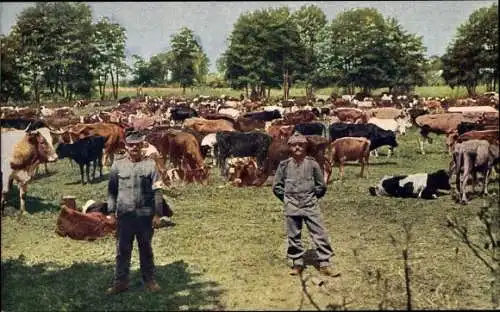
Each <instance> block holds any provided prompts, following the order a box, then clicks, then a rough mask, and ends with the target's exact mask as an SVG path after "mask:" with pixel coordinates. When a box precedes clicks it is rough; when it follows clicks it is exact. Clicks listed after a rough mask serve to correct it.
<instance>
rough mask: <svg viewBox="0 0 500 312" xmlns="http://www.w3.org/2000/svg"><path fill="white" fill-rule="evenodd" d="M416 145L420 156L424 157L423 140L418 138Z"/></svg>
mask: <svg viewBox="0 0 500 312" xmlns="http://www.w3.org/2000/svg"><path fill="white" fill-rule="evenodd" d="M418 145H419V146H420V153H421V154H422V155H425V151H424V140H423V138H422V139H421V138H418Z"/></svg>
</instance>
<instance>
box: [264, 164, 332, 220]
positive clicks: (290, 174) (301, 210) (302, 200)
mask: <svg viewBox="0 0 500 312" xmlns="http://www.w3.org/2000/svg"><path fill="white" fill-rule="evenodd" d="M273 193H274V194H275V195H276V197H278V198H279V199H280V200H281V201H283V202H284V204H285V215H287V216H299V215H307V214H318V213H319V206H318V199H319V198H321V197H323V196H324V195H325V193H326V185H325V182H324V179H323V172H322V170H321V168H320V166H319V164H318V163H317V162H316V160H315V159H314V158H312V157H310V156H306V158H305V159H304V160H303V161H302V163H300V164H297V163H296V162H295V160H294V159H293V158H292V157H290V158H288V159H286V160H283V161H282V162H280V164H279V166H278V169H277V170H276V174H275V176H274V183H273Z"/></svg>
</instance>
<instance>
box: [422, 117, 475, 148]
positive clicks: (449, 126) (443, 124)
mask: <svg viewBox="0 0 500 312" xmlns="http://www.w3.org/2000/svg"><path fill="white" fill-rule="evenodd" d="M478 119H479V116H477V117H469V116H465V115H463V114H462V113H442V114H426V115H421V116H418V117H417V118H415V123H416V124H417V126H418V127H419V128H420V135H421V137H422V139H420V138H419V139H418V143H419V145H420V152H421V153H422V154H425V151H424V141H427V142H429V143H432V139H431V138H430V137H429V134H430V133H431V132H432V133H436V134H446V135H450V134H451V133H453V131H455V130H456V129H457V126H458V125H459V124H460V123H461V122H464V121H465V122H477V121H478Z"/></svg>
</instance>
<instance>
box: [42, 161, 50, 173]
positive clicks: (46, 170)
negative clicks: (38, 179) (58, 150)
mask: <svg viewBox="0 0 500 312" xmlns="http://www.w3.org/2000/svg"><path fill="white" fill-rule="evenodd" d="M43 164H44V165H45V174H49V168H47V163H43Z"/></svg>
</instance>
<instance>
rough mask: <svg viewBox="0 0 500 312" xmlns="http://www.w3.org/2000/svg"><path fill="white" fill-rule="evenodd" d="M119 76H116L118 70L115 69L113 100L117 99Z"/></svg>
mask: <svg viewBox="0 0 500 312" xmlns="http://www.w3.org/2000/svg"><path fill="white" fill-rule="evenodd" d="M118 79H119V77H118V70H117V71H116V85H115V88H114V90H113V91H114V96H115V100H118V83H119V80H118Z"/></svg>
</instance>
